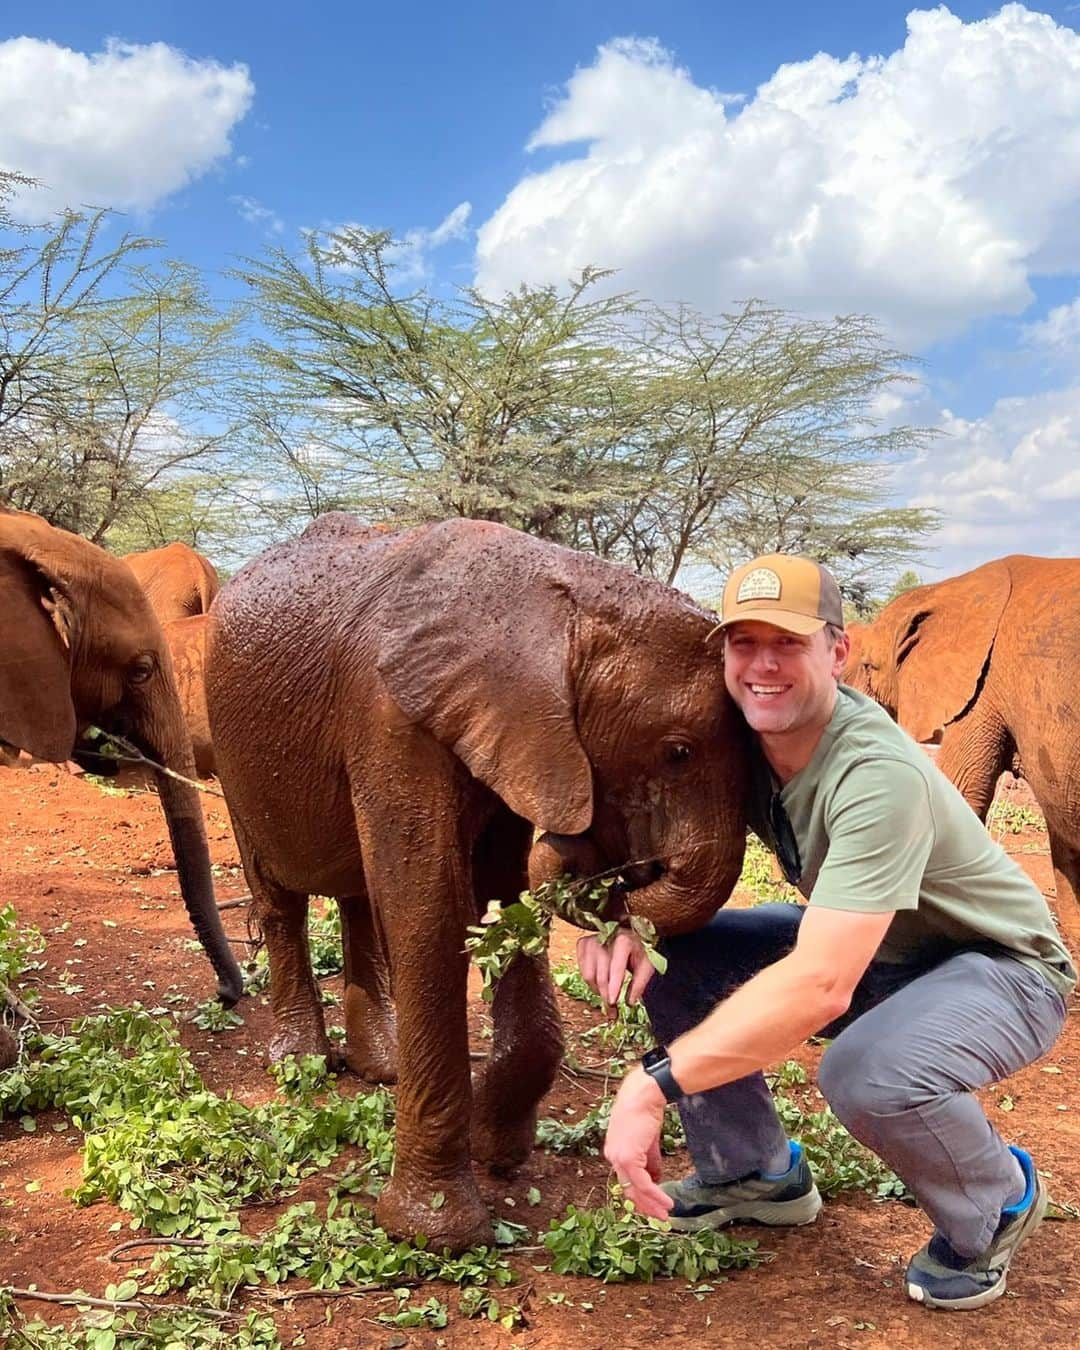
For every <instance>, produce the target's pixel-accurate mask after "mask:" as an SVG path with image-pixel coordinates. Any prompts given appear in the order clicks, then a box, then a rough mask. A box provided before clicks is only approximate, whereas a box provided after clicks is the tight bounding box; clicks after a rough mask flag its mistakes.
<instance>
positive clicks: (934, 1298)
mask: <svg viewBox="0 0 1080 1350" xmlns="http://www.w3.org/2000/svg"><path fill="white" fill-rule="evenodd" d="M720 626H721V628H722V629H723V632H724V678H725V681H726V684H727V688H728V691H729V692H730V694H731V697H732V698H733V699H734V700H735V702H736V703H737V704H738V705H739V707H740V709H741V710H742V713H743V716H744V717H745V718H746V721H747V723H748V724H749V726H750V728H751V730H752V731H753V732H754V733H755V736H754V740H755V742H756V749H755V764H754V781H755V784H756V786H755V789H754V792H753V801H752V802H751V823H752V824H753V826H754V828H755V830H756V831H757V833H758V834H759V835H760V836H761V837H762V839H764V840H765V841H766V842H767V843H768V844H769V845H770V846H771V847H772V848H773V849H774V851H775V852H776V853H777V855H778V857H779V859H780V862H781V865H782V866H783V868H784V871H785V873H786V875H787V876H788V879H789V881H791V882H792V883H793V884H797V885H798V886H799V888H800V890H801V891H802V893H803V895H804V896H806V897H807V899H808V904H807V905H806V906H805V907H802V906H796V905H762V906H759V907H757V908H755V909H749V910H723V909H721V910H719V911H718V912H717V914H716V916H715V917H714V919H713V920H712V921H711V923H710V924H709V925H707V926H706V927H705V928H704V929H702V930H700V931H699V932H697V933H691V934H687V935H685V936H682V937H677V938H670V939H667V940H665V942H664V943H663V944H662V950H663V951H664V953H665V955H666V956H667V957H668V961H669V965H668V969H667V971H666V973H665V974H664V975H663V976H659V975H654V972H653V968H652V966H651V965H650V964H649V963H648V961H647V960H646V959H645V957H644V953H643V951H642V948H641V945H640V943H639V942H638V941H637V939H636V938H634V937H633V936H632V935H631V934H630V933H621V934H620V935H619V936H618V937H617V938H616V940H615V942H614V944H612V946H611V947H608V948H605V947H603V946H601V945H600V943H599V941H598V940H597V939H596V938H595V937H585V938H582V939H580V941H579V943H578V959H579V963H580V966H581V971H582V974H583V975H584V977H585V979H586V980H587V981H588V982H589V983H590V984H591V985H592V987H593V988H594V989H596V990H597V991H598V992H599V993H600V994H601V996H602V997H603V998H605V999H606V1000H607V1002H608V1003H614V1002H615V1000H616V999H617V998H618V996H619V991H620V989H621V987H622V983H623V977H624V975H625V974H626V973H627V971H629V972H630V974H631V981H630V986H629V990H628V993H627V997H628V999H629V1000H630V1001H631V1002H633V1001H636V1000H637V999H638V998H639V997H641V996H642V995H644V1000H645V1005H646V1008H647V1010H648V1013H649V1017H650V1021H651V1023H652V1026H653V1030H654V1032H655V1034H656V1036H657V1038H658V1040H659V1042H660V1046H659V1048H658V1049H656V1050H653V1051H650V1052H649V1053H648V1054H647V1055H646V1056H645V1057H644V1059H643V1061H642V1066H641V1067H638V1068H635V1069H634V1070H632V1071H631V1072H630V1073H628V1074H627V1076H626V1078H625V1079H624V1080H623V1083H622V1086H621V1088H620V1090H619V1093H618V1096H617V1097H616V1099H615V1103H614V1107H613V1110H612V1114H611V1123H610V1125H609V1128H608V1133H607V1140H606V1144H605V1150H604V1151H605V1155H606V1156H607V1158H608V1160H609V1161H610V1163H611V1164H612V1166H613V1168H614V1170H615V1173H616V1176H617V1177H618V1179H619V1180H620V1182H621V1183H622V1184H623V1186H624V1187H625V1189H626V1193H627V1195H628V1196H629V1197H630V1199H631V1200H632V1201H633V1202H634V1204H635V1205H636V1206H637V1208H638V1209H639V1210H640V1211H641V1212H642V1213H644V1214H650V1215H653V1216H654V1217H656V1218H670V1219H671V1221H672V1223H673V1224H674V1225H675V1226H676V1227H679V1228H683V1229H693V1228H700V1227H715V1226H719V1225H721V1224H724V1223H730V1222H732V1221H733V1220H738V1219H742V1220H747V1219H751V1220H755V1221H758V1222H762V1223H767V1224H802V1223H809V1222H812V1221H813V1219H814V1218H815V1217H816V1216H817V1212H818V1210H819V1208H820V1206H821V1199H820V1196H819V1195H818V1192H817V1188H816V1186H815V1185H814V1181H813V1177H812V1176H811V1173H810V1170H809V1167H808V1166H807V1164H806V1161H805V1159H804V1158H803V1157H802V1154H801V1150H800V1148H799V1146H798V1144H797V1143H794V1142H791V1141H789V1140H788V1139H787V1138H786V1136H785V1134H784V1131H783V1129H782V1127H781V1125H780V1122H779V1120H778V1118H777V1115H776V1111H775V1108H774V1106H773V1103H772V1098H771V1096H770V1094H769V1091H768V1088H767V1086H766V1084H765V1080H764V1077H763V1075H762V1070H763V1069H764V1068H766V1067H767V1066H769V1065H772V1064H775V1063H776V1062H777V1061H778V1060H781V1059H783V1058H784V1057H785V1056H786V1055H787V1054H788V1053H789V1052H790V1051H791V1050H792V1049H793V1048H794V1047H796V1046H797V1045H799V1044H800V1043H801V1042H803V1041H804V1040H805V1039H806V1038H807V1037H808V1036H810V1035H813V1034H815V1033H821V1034H823V1035H825V1036H828V1037H835V1039H834V1040H833V1041H832V1044H831V1045H830V1047H829V1048H828V1049H827V1050H826V1052H825V1055H824V1057H823V1059H822V1061H821V1067H820V1071H819V1076H818V1084H819V1087H820V1088H821V1091H822V1092H823V1094H824V1095H825V1097H826V1098H827V1099H828V1101H829V1102H830V1104H831V1105H832V1107H833V1110H834V1111H835V1112H836V1114H837V1115H838V1116H839V1118H840V1119H841V1120H842V1121H843V1122H844V1124H845V1125H846V1126H847V1128H848V1129H849V1130H850V1131H851V1133H852V1134H854V1135H855V1136H856V1138H858V1139H860V1140H861V1141H862V1142H863V1143H864V1144H866V1145H867V1146H868V1147H869V1148H871V1149H873V1151H874V1152H875V1153H876V1154H878V1155H879V1156H880V1157H881V1158H882V1159H883V1160H884V1161H885V1162H886V1163H887V1164H888V1165H889V1166H890V1167H892V1168H893V1169H894V1171H896V1173H897V1174H898V1175H899V1176H900V1177H901V1178H902V1179H903V1180H904V1181H905V1182H906V1184H907V1185H908V1187H909V1188H910V1189H911V1191H912V1192H913V1194H914V1195H915V1198H916V1199H917V1200H918V1202H919V1204H920V1205H921V1206H922V1208H923V1209H924V1210H925V1211H926V1213H927V1215H928V1216H929V1217H930V1219H931V1220H932V1221H933V1224H934V1229H935V1231H934V1234H933V1236H932V1237H931V1239H930V1241H929V1242H928V1243H927V1244H926V1246H924V1247H923V1248H922V1249H921V1250H920V1251H918V1252H917V1253H916V1254H915V1255H914V1256H913V1257H912V1258H911V1261H910V1263H909V1265H908V1268H907V1276H906V1284H907V1291H908V1294H909V1295H910V1296H911V1297H912V1298H913V1299H915V1300H917V1301H919V1302H921V1303H923V1304H925V1305H926V1306H928V1307H932V1308H953V1309H960V1308H977V1307H981V1306H982V1305H983V1304H985V1303H989V1302H990V1301H991V1300H993V1299H995V1298H998V1297H999V1296H1000V1295H1001V1294H1002V1293H1004V1291H1005V1281H1006V1276H1007V1272H1008V1267H1009V1263H1010V1261H1011V1259H1012V1257H1013V1254H1014V1253H1015V1252H1016V1250H1017V1248H1018V1247H1019V1246H1020V1244H1021V1243H1022V1242H1023V1241H1024V1240H1025V1239H1026V1238H1028V1237H1029V1236H1030V1235H1031V1233H1032V1232H1033V1231H1034V1230H1035V1228H1036V1227H1037V1226H1038V1224H1039V1222H1040V1221H1041V1219H1042V1216H1043V1213H1044V1211H1045V1209H1046V1203H1047V1200H1046V1193H1045V1189H1044V1186H1043V1183H1042V1181H1041V1179H1040V1178H1039V1176H1038V1174H1037V1172H1036V1170H1035V1167H1034V1164H1033V1163H1032V1160H1031V1158H1030V1157H1029V1156H1028V1155H1027V1154H1026V1153H1025V1152H1024V1151H1023V1150H1022V1149H1019V1148H1016V1147H1011V1146H1008V1147H1007V1146H1006V1145H1005V1143H1004V1142H1003V1141H1002V1140H1001V1138H1000V1137H999V1136H998V1134H997V1133H996V1132H995V1131H994V1129H993V1128H992V1127H991V1125H990V1124H989V1122H988V1121H987V1119H986V1117H985V1115H984V1114H983V1112H982V1110H981V1108H980V1107H979V1104H978V1102H977V1101H976V1099H975V1097H974V1096H973V1095H972V1089H974V1088H977V1087H981V1086H984V1085H985V1084H987V1083H991V1082H995V1081H997V1080H998V1079H1000V1078H1004V1077H1005V1076H1006V1075H1008V1074H1010V1073H1013V1072H1014V1071H1015V1070H1017V1069H1019V1068H1021V1067H1022V1066H1023V1065H1025V1064H1028V1063H1030V1062H1031V1061H1032V1060H1033V1059H1035V1058H1037V1057H1038V1056H1039V1055H1041V1054H1043V1053H1044V1052H1045V1051H1046V1050H1048V1049H1049V1048H1050V1046H1051V1045H1053V1043H1054V1041H1055V1040H1056V1038H1057V1036H1058V1033H1059V1032H1060V1030H1061V1027H1062V1024H1063V1022H1064V1017H1065V1003H1064V998H1065V995H1066V994H1068V992H1069V991H1070V989H1071V988H1072V987H1073V985H1074V983H1075V981H1076V972H1075V970H1074V969H1073V965H1072V962H1071V960H1070V958H1069V954H1068V952H1067V950H1066V949H1065V947H1064V946H1063V944H1062V942H1061V939H1060V938H1059V936H1058V934H1057V931H1056V929H1055V927H1054V924H1053V921H1052V919H1051V917H1050V915H1049V913H1048V911H1047V908H1046V905H1045V903H1044V901H1043V899H1042V896H1041V895H1040V893H1039V891H1038V890H1037V889H1036V888H1035V886H1034V885H1032V883H1031V882H1030V881H1029V880H1028V879H1027V877H1026V876H1025V875H1024V874H1023V872H1022V871H1021V869H1020V868H1019V867H1018V866H1017V865H1016V864H1015V863H1014V862H1012V861H1011V860H1010V859H1009V858H1008V857H1006V855H1005V854H1004V852H1003V851H1002V850H1001V849H1000V848H999V847H998V846H997V845H996V844H995V843H994V842H993V841H992V840H991V839H990V838H989V836H988V835H987V833H986V830H985V829H984V827H983V826H982V824H981V823H980V821H979V820H978V818H977V817H976V816H975V814H974V812H972V810H971V809H970V807H969V806H968V805H967V803H966V802H965V801H964V799H963V798H962V797H961V796H960V794H959V792H958V791H957V790H956V789H955V788H954V787H953V786H952V784H951V783H949V782H948V781H947V780H946V779H945V777H944V776H943V775H942V774H941V773H939V772H938V770H937V769H936V768H935V767H934V766H933V764H932V763H931V762H930V760H929V759H928V758H927V756H926V755H925V754H924V753H923V752H922V751H921V750H920V749H919V748H918V746H916V745H915V744H914V742H912V741H911V740H910V739H909V738H908V737H907V735H906V734H905V733H904V732H903V731H901V730H900V729H899V728H898V727H897V726H896V725H895V724H894V723H893V722H892V721H891V719H890V718H889V717H888V715H887V714H886V713H885V712H884V711H883V710H882V709H880V708H879V707H878V706H877V705H876V704H874V703H873V702H872V701H871V700H869V699H867V698H865V697H864V696H863V695H861V694H858V693H856V692H855V691H854V690H851V689H848V688H846V687H845V686H843V685H840V684H839V683H838V682H839V677H840V673H841V671H842V670H843V668H844V664H845V660H846V658H847V653H848V640H847V638H846V636H845V634H844V631H843V613H842V609H841V601H840V593H839V590H838V588H837V586H836V583H835V581H834V580H833V578H832V577H831V576H830V575H829V574H828V572H826V571H825V569H824V568H822V567H819V566H818V565H817V564H816V563H813V562H810V561H809V560H807V559H804V558H795V557H787V556H783V555H777V554H772V555H769V556H766V557H763V558H756V559H755V560H754V561H753V562H751V563H748V564H746V565H745V566H743V567H740V568H738V569H737V570H736V571H735V572H734V573H733V575H732V577H731V578H730V580H729V582H728V584H727V586H726V588H725V590H724V599H723V612H722V617H721V625H720ZM668 1101H677V1102H678V1104H679V1110H680V1114H681V1115H682V1119H683V1124H684V1126H685V1129H686V1135H687V1142H688V1146H689V1149H690V1154H691V1158H692V1159H693V1162H694V1166H695V1173H694V1174H693V1175H692V1176H691V1177H689V1178H686V1179H684V1180H682V1181H676V1182H666V1183H665V1184H664V1185H663V1186H661V1185H659V1184H658V1183H659V1178H660V1154H659V1133H660V1124H661V1119H662V1116H663V1111H664V1107H665V1105H666V1104H667V1102H668Z"/></svg>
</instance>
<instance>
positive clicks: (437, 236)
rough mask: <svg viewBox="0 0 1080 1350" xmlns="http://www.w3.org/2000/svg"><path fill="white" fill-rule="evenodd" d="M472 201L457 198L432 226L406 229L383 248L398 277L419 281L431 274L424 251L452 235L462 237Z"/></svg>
mask: <svg viewBox="0 0 1080 1350" xmlns="http://www.w3.org/2000/svg"><path fill="white" fill-rule="evenodd" d="M471 215H472V205H471V203H469V202H459V203H458V205H457V206H455V207H454V209H453V210H452V211H451V212H450V214H449V215H448V216H446V217H445V218H444V219H443V220H441V221H440V222H439V224H438V225H436V226H435V228H434V229H433V230H425V229H423V228H417V229H414V230H408V231H407V232H406V233H405V234H404V235H403V236H402V238H401V239H400V240H399V241H398V243H397V244H396V245H395V246H394V247H393V248H392V249H389V250H388V252H387V258H388V259H389V260H390V261H391V262H393V264H394V266H395V268H396V272H395V276H396V278H397V280H398V281H402V282H410V283H412V282H417V281H423V280H425V279H426V278H427V277H429V276H430V275H431V271H430V267H429V264H428V254H429V253H430V251H431V250H432V249H436V248H441V247H442V246H443V244H447V243H449V242H450V241H451V240H452V239H464V238H465V237H466V236H467V235H468V232H469V231H468V225H469V217H470V216H471Z"/></svg>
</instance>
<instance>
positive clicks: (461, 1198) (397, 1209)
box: [375, 1172, 492, 1252]
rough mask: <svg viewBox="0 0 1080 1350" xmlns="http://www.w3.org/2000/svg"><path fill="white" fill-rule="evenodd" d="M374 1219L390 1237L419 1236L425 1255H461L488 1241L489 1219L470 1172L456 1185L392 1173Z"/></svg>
mask: <svg viewBox="0 0 1080 1350" xmlns="http://www.w3.org/2000/svg"><path fill="white" fill-rule="evenodd" d="M375 1219H376V1221H377V1222H378V1224H379V1226H380V1227H382V1228H384V1229H385V1230H386V1232H387V1233H388V1234H389V1235H390V1236H391V1237H395V1238H404V1239H406V1240H409V1241H411V1240H412V1239H413V1238H415V1237H416V1236H417V1234H419V1233H422V1234H423V1235H424V1237H425V1238H426V1239H427V1245H428V1250H429V1251H435V1252H440V1251H442V1250H443V1248H444V1247H448V1248H449V1249H450V1250H451V1251H452V1252H461V1251H464V1250H465V1249H466V1248H467V1247H477V1246H481V1245H485V1244H486V1245H488V1246H490V1245H491V1241H492V1231H491V1215H490V1214H489V1213H488V1211H487V1209H486V1207H485V1206H484V1203H483V1202H482V1200H481V1199H480V1194H479V1192H478V1191H477V1189H476V1182H475V1181H474V1180H473V1177H472V1173H471V1172H470V1173H469V1174H468V1176H467V1177H466V1178H462V1179H459V1180H457V1181H447V1180H445V1179H439V1178H431V1179H424V1178H422V1177H412V1178H407V1177H403V1176H401V1175H400V1174H398V1173H395V1175H394V1176H393V1177H392V1178H391V1179H390V1183H389V1184H388V1185H387V1186H386V1187H385V1189H384V1190H383V1192H382V1194H381V1195H380V1196H379V1199H378V1202H377V1203H376V1205H375Z"/></svg>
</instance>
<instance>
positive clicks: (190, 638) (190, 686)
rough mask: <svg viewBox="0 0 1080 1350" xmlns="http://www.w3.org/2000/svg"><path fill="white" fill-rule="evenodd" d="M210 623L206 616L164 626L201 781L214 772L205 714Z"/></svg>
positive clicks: (212, 750)
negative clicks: (207, 640)
mask: <svg viewBox="0 0 1080 1350" xmlns="http://www.w3.org/2000/svg"><path fill="white" fill-rule="evenodd" d="M208 624H209V620H208V618H207V616H206V615H205V614H193V615H192V616H191V617H190V618H187V619H170V620H169V622H168V623H163V624H162V625H161V626H162V629H163V631H164V633H165V641H166V642H167V643H168V644H169V655H170V656H171V657H172V665H173V675H174V677H175V679H176V692H177V694H178V695H179V698H180V707H181V708H182V709H183V713H184V721H185V722H186V724H187V729H188V735H189V736H190V737H191V749H192V752H193V753H194V755H195V771H196V773H197V774H198V775H199V777H200V778H210V777H212V776H213V773H214V745H213V741H212V739H211V736H210V718H209V717H208V715H207V712H206V684H205V669H206V639H207V632H208Z"/></svg>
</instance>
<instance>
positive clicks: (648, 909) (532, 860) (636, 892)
mask: <svg viewBox="0 0 1080 1350" xmlns="http://www.w3.org/2000/svg"><path fill="white" fill-rule="evenodd" d="M745 844H746V840H745V834H744V831H743V830H742V829H741V828H740V829H733V830H731V831H730V837H729V838H724V839H722V840H720V839H711V840H709V841H708V843H706V844H702V845H700V846H698V847H694V846H692V845H691V846H689V847H687V848H686V849H685V850H684V852H683V853H682V854H680V855H677V856H674V857H667V858H664V859H663V861H662V868H661V874H660V876H659V877H658V878H657V879H656V880H651V881H649V882H648V884H645V885H641V886H638V887H637V888H636V889H632V890H627V891H624V892H622V905H623V908H624V909H625V910H626V912H627V913H629V914H635V915H640V916H641V917H642V918H645V919H648V920H649V921H650V922H651V923H652V924H654V925H655V927H656V930H657V932H658V933H660V934H674V933H687V932H691V931H693V929H695V928H700V927H701V926H702V925H703V924H705V923H707V922H708V920H709V919H711V918H712V916H713V914H714V913H715V912H716V910H718V909H719V908H720V906H721V905H723V904H724V902H725V901H726V900H727V899H728V897H729V896H730V894H731V892H732V890H733V889H734V886H735V883H736V882H737V881H738V879H739V872H740V871H741V869H742V859H743V851H744V849H745ZM610 868H611V863H610V862H609V861H606V860H605V857H604V854H603V852H602V851H601V849H600V848H599V846H598V845H597V844H596V843H595V842H594V840H593V839H591V838H590V836H589V835H587V834H583V835H559V834H543V835H541V836H540V838H539V839H538V840H537V841H536V843H535V844H534V845H533V848H532V852H531V853H530V855H529V885H530V886H531V887H533V888H535V887H536V886H537V885H539V884H540V883H541V882H544V881H550V880H552V879H553V878H554V877H557V876H559V875H561V874H562V873H569V874H570V875H571V876H577V877H588V876H596V875H598V874H599V873H601V872H603V871H605V870H610ZM634 872H636V873H637V874H638V875H641V874H643V873H644V872H645V869H644V868H643V867H640V866H639V867H638V868H636V869H631V876H633V874H634ZM606 917H609V918H610V917H614V916H613V915H610V914H608V915H606Z"/></svg>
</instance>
